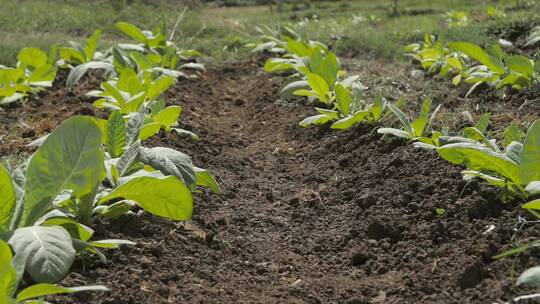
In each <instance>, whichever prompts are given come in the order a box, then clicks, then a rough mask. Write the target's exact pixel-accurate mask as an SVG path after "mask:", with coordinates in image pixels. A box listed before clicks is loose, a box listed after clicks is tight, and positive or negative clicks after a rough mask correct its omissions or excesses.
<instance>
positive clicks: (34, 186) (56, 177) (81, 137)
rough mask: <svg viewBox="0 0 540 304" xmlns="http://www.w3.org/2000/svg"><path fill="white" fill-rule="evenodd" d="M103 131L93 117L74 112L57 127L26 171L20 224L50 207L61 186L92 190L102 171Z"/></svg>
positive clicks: (78, 193) (78, 191) (78, 194)
mask: <svg viewBox="0 0 540 304" xmlns="http://www.w3.org/2000/svg"><path fill="white" fill-rule="evenodd" d="M103 161H104V156H103V151H102V150H101V131H100V129H99V127H98V126H97V124H96V122H95V120H94V119H93V118H91V117H85V116H73V117H71V118H68V119H67V120H66V121H64V122H63V123H62V124H61V125H60V126H59V127H57V128H56V129H55V130H54V131H53V132H52V133H51V135H49V137H47V139H46V140H45V142H43V144H42V145H41V147H40V148H39V149H38V151H37V152H36V153H35V154H34V156H33V157H32V159H31V160H30V163H29V165H28V170H27V173H26V178H27V179H26V187H25V199H26V200H25V204H24V210H23V214H22V219H21V222H20V226H21V227H22V226H28V225H31V224H32V223H33V222H34V221H36V220H37V219H38V218H40V217H41V216H42V215H43V214H45V212H47V211H48V210H49V209H50V208H51V202H52V200H53V199H54V198H55V197H56V195H58V194H59V193H60V191H62V190H72V191H73V193H74V195H75V196H76V197H82V196H84V195H87V194H89V193H91V192H92V191H93V190H94V189H95V187H96V185H97V184H98V183H99V182H100V179H101V177H102V174H103Z"/></svg>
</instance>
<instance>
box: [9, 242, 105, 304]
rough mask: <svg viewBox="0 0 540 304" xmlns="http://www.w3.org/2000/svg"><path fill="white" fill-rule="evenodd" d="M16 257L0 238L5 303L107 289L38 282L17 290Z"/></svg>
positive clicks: (34, 303) (29, 302)
mask: <svg viewBox="0 0 540 304" xmlns="http://www.w3.org/2000/svg"><path fill="white" fill-rule="evenodd" d="M18 267H20V265H19V260H18V258H17V257H13V254H12V252H11V248H10V246H9V245H8V244H7V243H5V242H4V241H2V240H0V302H2V303H5V304H37V303H46V302H44V300H43V299H44V297H46V296H49V295H55V294H72V293H77V292H82V291H107V290H108V289H107V288H106V287H104V286H97V285H96V286H81V287H62V286H58V285H53V284H48V283H40V284H35V285H31V286H28V287H26V288H24V289H23V290H21V291H19V292H17V290H18V287H19V283H20V281H21V279H22V274H21V273H20V272H19V271H18V270H19V269H17V268H18Z"/></svg>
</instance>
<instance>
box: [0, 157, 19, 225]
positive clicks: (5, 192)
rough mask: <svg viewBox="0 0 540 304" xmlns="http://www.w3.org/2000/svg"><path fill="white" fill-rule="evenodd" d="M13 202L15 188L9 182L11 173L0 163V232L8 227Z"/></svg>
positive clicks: (14, 199) (13, 205)
mask: <svg viewBox="0 0 540 304" xmlns="http://www.w3.org/2000/svg"><path fill="white" fill-rule="evenodd" d="M15 202H16V197H15V188H14V186H13V183H12V182H11V175H10V174H9V172H8V171H7V170H6V168H4V167H3V166H2V165H0V232H1V231H7V230H8V229H9V225H10V223H11V218H12V215H13V212H14V208H15Z"/></svg>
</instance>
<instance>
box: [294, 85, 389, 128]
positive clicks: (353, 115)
mask: <svg viewBox="0 0 540 304" xmlns="http://www.w3.org/2000/svg"><path fill="white" fill-rule="evenodd" d="M357 79H358V77H357V76H352V77H349V78H347V79H345V80H344V81H342V82H338V83H336V85H335V86H334V92H333V93H332V95H333V96H335V98H334V102H333V109H331V110H328V109H322V108H315V110H316V111H317V112H319V114H318V115H314V116H310V117H307V118H306V119H304V120H303V121H301V122H300V126H302V127H307V126H310V125H315V124H325V123H327V122H330V121H333V123H332V125H331V128H332V129H341V130H344V129H349V128H351V127H352V126H354V125H356V124H358V123H362V122H363V123H370V124H373V123H376V122H378V121H379V120H380V119H381V118H382V114H383V113H384V110H385V108H386V102H385V101H384V99H383V98H382V97H381V96H377V97H375V99H374V102H373V103H368V102H366V98H365V96H364V93H363V86H362V85H361V84H360V83H359V82H358V81H357Z"/></svg>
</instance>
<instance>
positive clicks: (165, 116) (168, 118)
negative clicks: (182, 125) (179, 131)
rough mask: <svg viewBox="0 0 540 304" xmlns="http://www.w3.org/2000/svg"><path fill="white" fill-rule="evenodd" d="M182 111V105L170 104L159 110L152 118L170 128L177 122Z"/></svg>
mask: <svg viewBox="0 0 540 304" xmlns="http://www.w3.org/2000/svg"><path fill="white" fill-rule="evenodd" d="M180 113H182V107H180V106H168V107H166V108H165V109H163V110H161V111H159V113H157V114H155V115H153V116H152V120H153V121H154V122H156V123H159V124H161V125H162V126H164V127H165V128H170V127H172V126H174V125H176V124H177V122H178V118H179V117H180Z"/></svg>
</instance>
